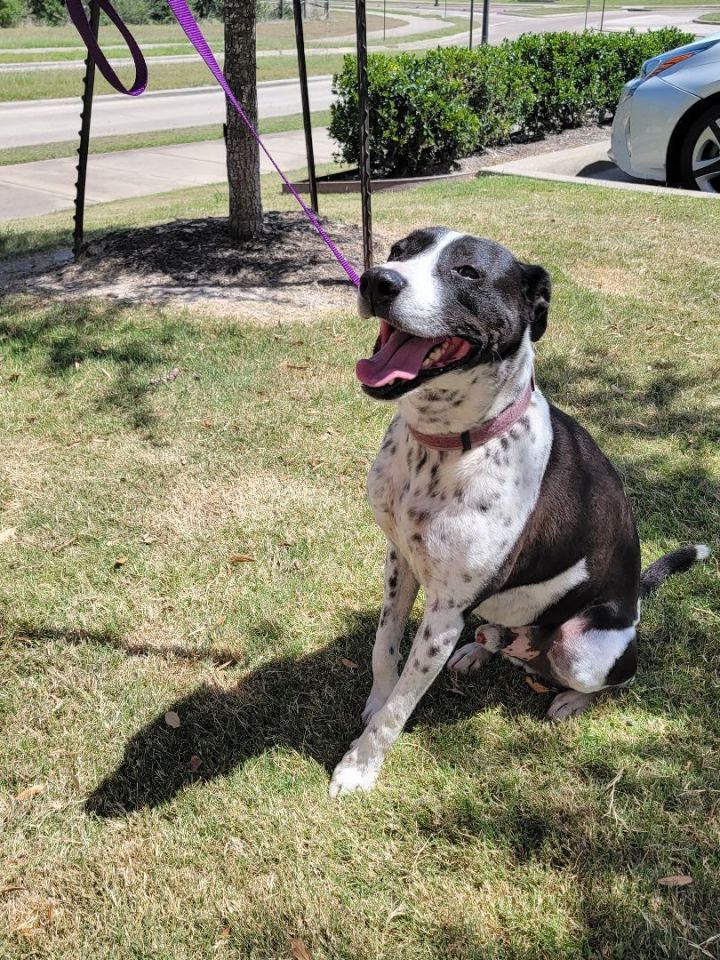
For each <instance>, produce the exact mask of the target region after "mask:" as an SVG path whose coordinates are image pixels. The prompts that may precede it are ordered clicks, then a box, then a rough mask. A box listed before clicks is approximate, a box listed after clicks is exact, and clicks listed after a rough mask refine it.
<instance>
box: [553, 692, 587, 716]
mask: <svg viewBox="0 0 720 960" xmlns="http://www.w3.org/2000/svg"><path fill="white" fill-rule="evenodd" d="M596 696H597V694H596V693H581V692H580V691H579V690H563V692H562V693H559V694H558V695H557V696H556V697H555V699H554V700H553V702H552V703H551V704H550V706H549V707H548V709H547V713H546V714H545V716H546V717H547V719H548V720H555V721H560V720H569V719H570V717H576V716H577V715H578V714H579V713H582V712H583V710H587V708H588V707H589V706H590V704H591V703H592V702H593V700H594V699H595V697H596Z"/></svg>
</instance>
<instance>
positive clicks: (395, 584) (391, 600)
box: [362, 543, 418, 723]
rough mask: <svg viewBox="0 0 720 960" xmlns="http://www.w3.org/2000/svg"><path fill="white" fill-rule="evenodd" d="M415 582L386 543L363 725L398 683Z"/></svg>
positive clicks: (415, 592)
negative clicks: (383, 576)
mask: <svg viewBox="0 0 720 960" xmlns="http://www.w3.org/2000/svg"><path fill="white" fill-rule="evenodd" d="M417 592H418V582H417V580H416V579H415V576H414V574H413V572H412V570H411V569H410V565H409V564H408V562H407V560H406V559H405V558H404V557H403V556H402V555H401V554H400V552H399V551H398V549H397V547H395V546H394V545H393V544H392V543H388V549H387V554H386V556H385V596H384V597H383V606H382V611H381V612H380V622H379V623H378V628H377V633H376V634H375V646H374V647H373V652H372V670H373V684H372V689H371V691H370V696H369V697H368V699H367V703H366V704H365V709H364V710H363V715H362V718H363V723H367V722H368V721H369V720H370V718H371V717H373V716H374V715H375V714H376V713H377V712H378V710H380V709H381V707H383V706H384V705H385V702H386V700H387V698H388V697H389V696H390V694H391V693H392V692H393V689H394V687H395V684H396V683H397V682H398V670H397V667H398V661H399V659H400V641H401V640H402V635H403V632H404V630H405V624H406V623H407V618H408V615H409V613H410V610H411V609H412V605H413V603H415V597H416V596H417Z"/></svg>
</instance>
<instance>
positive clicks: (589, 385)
mask: <svg viewBox="0 0 720 960" xmlns="http://www.w3.org/2000/svg"><path fill="white" fill-rule="evenodd" d="M538 370H539V374H540V377H539V380H540V387H541V389H542V390H543V392H545V393H546V395H547V397H548V399H549V400H550V401H551V402H553V403H557V405H558V406H560V407H563V405H566V404H567V405H572V407H573V408H574V409H575V410H577V411H578V419H579V420H580V422H581V423H583V424H587V423H588V422H592V421H593V420H596V419H597V418H598V416H599V415H601V416H602V418H603V421H611V422H610V423H609V424H608V429H610V430H611V431H612V433H614V434H623V435H628V434H630V435H632V436H636V437H638V438H642V439H652V438H660V437H666V436H672V435H679V436H682V437H685V438H687V437H691V438H692V439H694V440H700V441H707V442H709V443H716V442H718V441H720V419H719V418H717V417H702V416H701V415H699V413H698V410H697V408H693V407H692V406H690V405H684V406H683V405H682V403H681V399H682V394H683V393H684V391H687V390H690V389H692V388H694V387H705V388H707V384H708V381H713V380H716V379H718V378H720V364H718V363H716V364H714V365H712V366H711V367H710V368H709V369H706V370H704V371H703V372H702V373H701V372H698V373H692V374H691V373H688V372H685V371H683V370H681V368H680V367H679V365H678V364H674V363H672V362H671V361H670V360H664V361H662V362H660V363H657V364H656V365H655V367H654V370H653V374H652V376H651V377H650V378H649V381H648V382H647V383H645V384H644V385H642V386H641V385H640V384H639V383H638V382H637V379H636V378H635V377H633V376H632V374H631V373H629V372H628V369H627V368H626V367H621V366H619V365H616V364H615V363H613V362H611V361H609V360H608V359H607V354H605V355H603V353H602V352H601V351H598V350H597V348H593V353H592V355H590V354H586V355H580V356H579V357H574V356H573V357H570V356H565V355H562V356H561V355H559V354H551V355H549V356H545V357H541V358H540V360H539V362H538Z"/></svg>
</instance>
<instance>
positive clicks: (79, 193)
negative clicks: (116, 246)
mask: <svg viewBox="0 0 720 960" xmlns="http://www.w3.org/2000/svg"><path fill="white" fill-rule="evenodd" d="M90 29H91V30H92V32H93V36H95V37H97V35H98V30H99V29H100V7H99V6H98V2H97V0H90ZM83 83H84V85H85V89H84V90H83V97H82V113H81V114H80V146H79V147H78V163H77V181H76V183H75V229H74V230H73V256H74V257H75V259H77V258H78V257H79V256H80V248H81V247H82V245H83V239H84V236H85V183H86V180H87V162H88V152H89V149H90V120H91V118H92V101H93V89H94V87H95V61H94V60H93V58H92V54H91V53H90V51H89V50H88V55H87V57H86V58H85V77H84V79H83Z"/></svg>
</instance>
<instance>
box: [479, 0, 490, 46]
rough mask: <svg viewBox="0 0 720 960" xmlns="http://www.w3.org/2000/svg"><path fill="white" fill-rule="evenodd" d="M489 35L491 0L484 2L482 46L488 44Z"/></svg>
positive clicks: (484, 0)
mask: <svg viewBox="0 0 720 960" xmlns="http://www.w3.org/2000/svg"><path fill="white" fill-rule="evenodd" d="M489 33H490V0H483V22H482V39H481V41H480V42H481V43H482V44H486V43H487V42H488V34H489Z"/></svg>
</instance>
